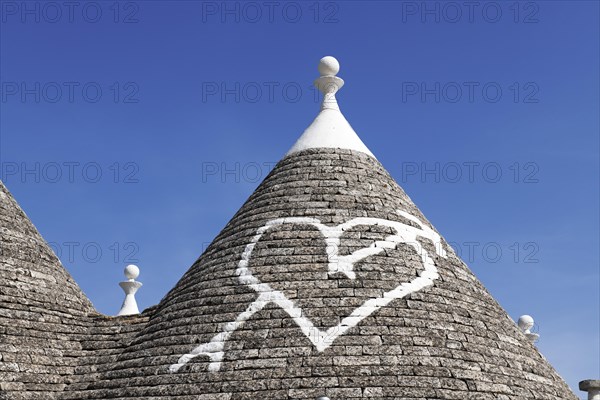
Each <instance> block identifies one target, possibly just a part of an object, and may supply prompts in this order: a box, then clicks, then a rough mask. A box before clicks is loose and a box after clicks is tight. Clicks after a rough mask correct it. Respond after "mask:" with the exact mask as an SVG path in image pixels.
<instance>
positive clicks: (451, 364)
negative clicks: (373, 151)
mask: <svg viewBox="0 0 600 400" xmlns="http://www.w3.org/2000/svg"><path fill="white" fill-rule="evenodd" d="M1 188H2V191H1V192H0V196H1V200H2V204H1V207H2V208H1V210H2V215H1V221H2V231H1V234H2V253H1V255H0V257H1V268H2V276H1V278H0V279H1V280H0V282H1V286H0V290H1V292H0V296H2V297H1V299H2V303H1V304H0V334H1V335H2V338H1V339H0V354H1V358H0V382H2V383H1V385H2V386H1V387H0V389H1V393H2V394H0V399H38V398H39V399H72V400H85V399H181V400H184V399H185V400H188V399H189V400H191V399H194V400H198V399H203V400H209V399H215V400H216V399H232V400H233V399H316V398H317V397H318V396H322V395H326V396H328V397H330V398H331V399H332V400H343V399H354V398H355V399H367V398H368V399H412V400H417V399H418V400H425V399H448V400H450V399H460V400H466V399H473V400H475V399H477V400H488V399H489V400H517V399H523V400H525V399H544V400H556V399H563V400H567V399H568V400H575V399H577V397H576V396H575V395H574V394H573V393H572V392H571V391H570V389H569V388H568V387H567V385H566V384H565V382H564V381H563V380H562V379H561V378H560V377H559V376H558V374H557V373H556V372H555V371H554V369H553V368H552V367H551V366H550V364H549V363H548V362H547V361H546V360H545V359H544V357H543V356H542V355H541V354H540V353H539V352H538V351H537V349H536V348H535V346H534V345H533V344H531V343H530V342H529V341H528V340H527V339H526V337H525V336H524V335H523V334H522V333H521V331H519V329H518V328H517V327H516V325H515V323H514V322H513V321H512V320H511V319H510V318H509V317H508V315H507V314H506V312H505V311H504V310H503V309H502V308H501V307H500V306H499V305H498V303H497V302H496V301H495V300H494V299H493V297H492V296H491V295H490V294H489V293H488V292H487V290H486V289H485V288H484V287H483V286H482V284H481V283H480V282H479V281H478V280H477V278H476V277H475V276H474V275H473V273H472V272H471V271H470V270H469V269H468V267H467V266H466V265H465V264H464V263H463V262H462V261H461V260H460V259H459V258H458V257H457V256H456V255H455V254H454V252H453V251H452V249H451V248H450V247H449V246H448V244H447V243H446V242H445V241H443V240H442V243H432V242H431V240H428V239H425V238H419V239H418V241H419V243H420V245H421V246H422V248H423V249H424V250H425V251H427V252H428V254H430V255H431V257H432V258H433V261H434V262H435V266H436V267H437V271H438V273H439V278H438V279H436V280H434V282H433V285H431V286H429V287H426V288H424V289H422V290H420V291H417V292H414V293H411V294H409V295H407V296H405V297H403V298H398V299H395V300H393V301H392V302H390V303H389V304H388V305H387V306H385V307H382V308H380V309H378V310H377V311H375V312H374V313H372V314H371V315H370V316H368V317H366V318H364V319H363V320H361V321H360V322H359V323H358V324H357V325H356V326H354V327H352V328H351V329H350V330H348V331H347V332H346V333H345V334H342V335H340V336H338V337H337V338H336V339H335V340H334V341H333V342H332V343H331V345H330V346H329V347H328V348H326V349H325V350H323V351H319V350H317V349H316V347H315V346H314V345H313V343H312V342H311V340H309V338H308V337H307V336H306V335H305V334H304V333H303V332H302V331H301V329H300V327H299V326H298V324H297V323H296V321H295V320H293V319H292V317H290V314H289V310H284V309H282V308H281V307H279V306H278V305H276V304H274V303H269V304H268V305H266V306H265V307H264V308H262V309H261V310H260V311H258V312H256V313H255V314H254V315H252V317H251V318H250V319H248V320H247V321H246V322H245V323H244V324H243V325H241V326H240V327H238V328H237V329H236V330H235V331H233V332H232V333H231V336H230V337H229V338H228V340H227V341H226V342H225V345H224V356H223V359H222V363H221V365H220V369H219V370H218V371H210V370H209V363H210V360H209V358H208V357H207V356H203V355H200V356H198V357H195V358H193V359H191V360H190V361H189V362H188V363H187V364H185V365H184V366H182V367H181V368H180V369H179V370H178V371H177V372H170V370H169V367H170V366H171V365H173V364H174V363H177V362H178V359H179V358H180V357H181V356H182V355H183V354H186V353H189V352H190V351H191V350H192V349H194V348H195V347H196V346H198V345H200V344H202V343H207V342H210V341H211V339H212V338H213V337H215V335H217V334H218V333H219V332H221V331H222V330H223V327H224V326H226V324H228V323H230V322H231V321H235V320H236V318H237V317H238V316H239V315H240V314H241V313H243V312H244V311H245V310H246V309H247V307H248V305H249V304H251V303H253V302H254V301H255V300H256V299H257V297H258V294H257V292H256V291H255V290H253V289H252V288H250V287H248V285H245V284H243V283H241V281H240V277H239V276H238V275H237V274H236V269H237V268H238V264H239V263H240V259H241V257H242V253H243V252H244V250H245V248H246V246H247V244H248V243H249V242H250V241H251V240H252V238H253V237H254V236H255V235H256V232H257V230H259V229H260V228H261V227H263V226H264V225H265V224H266V223H267V222H268V221H272V220H276V219H279V218H289V217H306V218H315V219H318V220H319V221H320V222H321V223H322V224H324V225H326V226H334V225H338V224H341V223H344V222H347V221H349V220H351V219H353V218H359V217H366V218H379V219H385V220H389V221H397V222H400V223H402V224H405V225H409V226H414V225H415V222H413V221H411V220H409V219H407V218H406V217H404V216H403V215H402V212H405V213H408V214H410V215H412V216H414V217H417V218H418V219H419V220H421V221H423V222H424V223H425V224H428V227H429V228H433V227H432V226H431V225H429V223H428V222H427V220H426V219H425V217H424V216H423V215H422V214H421V212H420V211H419V210H418V209H417V207H416V206H415V205H414V204H413V202H412V201H411V199H410V198H409V197H408V196H407V195H406V194H405V193H404V191H403V190H402V189H401V188H400V187H399V186H398V185H397V184H396V182H395V181H394V180H393V178H392V177H391V176H390V175H389V174H388V173H387V172H386V171H385V170H384V168H383V167H382V166H381V164H380V163H379V162H378V161H377V160H375V159H374V158H373V157H371V156H369V155H367V154H364V153H362V152H358V151H354V150H345V149H325V148H321V149H308V150H304V151H300V152H296V153H293V154H291V155H289V156H287V157H285V158H284V159H283V160H282V161H280V162H279V163H278V164H277V166H276V167H275V168H274V169H273V171H272V172H271V173H270V174H269V176H268V177H266V179H265V180H264V181H263V182H262V183H261V185H260V186H259V187H258V188H257V189H256V191H255V192H254V193H253V194H252V195H251V196H250V198H249V199H248V200H247V201H246V203H245V204H244V205H243V206H242V208H241V209H240V210H239V211H238V212H237V213H236V214H235V216H234V217H233V218H232V219H231V221H230V222H229V223H228V224H227V225H226V226H225V228H224V229H223V230H222V231H221V233H220V234H219V235H218V236H217V237H216V238H215V240H214V241H213V243H212V244H211V245H210V246H209V247H208V248H207V250H206V251H205V252H204V254H202V255H201V257H200V258H199V259H198V260H197V261H196V262H195V263H194V264H193V265H192V267H191V268H190V269H189V270H188V271H187V272H186V273H185V274H184V276H183V277H182V278H181V280H180V281H179V282H178V283H177V285H176V286H175V287H174V288H173V289H172V290H171V291H170V292H169V293H168V294H167V295H166V296H165V297H164V298H163V299H162V300H161V302H160V303H159V304H158V305H157V306H155V307H153V308H151V309H148V310H146V311H144V312H143V313H142V314H141V315H138V316H131V317H119V318H114V317H106V316H102V315H100V314H98V313H97V312H95V311H94V309H93V307H92V306H91V304H90V302H89V301H88V300H87V298H86V297H85V296H84V295H83V294H82V293H81V291H80V290H79V288H78V287H77V285H76V284H75V283H74V282H73V280H72V279H71V278H70V277H69V275H68V273H67V272H66V271H65V270H64V268H62V266H61V265H60V263H59V261H58V259H57V258H56V257H55V256H54V255H53V254H52V252H51V251H50V250H49V248H48V247H47V245H46V244H45V243H44V242H43V239H41V237H40V236H39V234H38V233H37V231H35V228H34V227H33V225H31V223H30V222H29V220H28V219H27V217H26V216H25V215H24V214H23V212H22V211H21V210H20V209H19V207H18V205H17V204H16V202H14V200H13V199H12V197H11V196H10V194H9V193H8V191H7V190H6V189H5V188H4V186H2V187H1ZM392 233H393V232H391V230H390V228H389V227H386V226H380V225H357V226H354V227H352V228H351V229H348V230H347V231H345V232H344V234H343V235H342V236H341V240H340V246H339V247H338V248H337V249H335V251H336V252H338V254H337V255H339V256H344V255H348V254H351V253H353V252H355V251H357V250H359V249H361V248H365V247H368V246H369V245H370V244H372V243H373V242H375V241H380V240H383V239H384V238H385V237H386V236H388V235H390V234H392ZM436 246H441V247H443V249H444V250H445V251H446V252H447V257H440V256H439V255H438V254H437V253H436V251H435V248H436ZM331 251H333V249H331V248H329V247H328V246H327V245H326V243H325V241H324V239H323V236H322V235H321V233H320V232H319V230H318V229H316V228H315V227H314V226H311V225H310V224H305V223H288V224H281V225H278V226H276V227H273V228H271V229H269V230H268V231H266V232H265V233H264V234H263V235H262V236H261V237H260V240H258V242H257V243H256V246H255V247H254V250H253V252H252V257H251V258H250V260H249V263H248V269H249V270H250V271H251V272H252V275H253V276H255V277H257V278H258V279H259V280H260V281H261V282H264V283H268V284H269V285H270V287H272V288H273V289H274V290H277V291H280V292H282V293H284V294H285V296H286V297H287V298H288V299H290V300H291V301H293V302H294V304H295V305H296V306H297V307H299V308H301V309H302V313H303V316H305V317H306V318H308V319H309V320H310V321H312V323H314V325H315V326H316V327H318V328H319V329H323V330H325V329H327V328H329V327H332V326H336V325H337V324H339V323H340V322H341V321H342V319H343V318H345V317H346V316H348V315H349V314H351V313H352V312H353V310H355V309H356V308H357V307H359V306H361V305H362V304H363V303H364V302H365V301H367V300H369V299H373V298H378V297H381V296H382V295H383V293H384V292H387V291H389V290H391V289H393V288H395V287H396V286H398V285H399V284H400V283H402V282H408V281H410V280H412V279H414V278H415V277H417V276H418V275H419V274H420V273H421V271H422V270H423V264H422V262H421V257H420V255H419V254H418V253H417V252H416V251H415V250H414V248H413V247H411V246H409V245H407V244H405V243H400V244H398V245H397V246H395V247H394V248H386V249H385V250H384V251H382V252H381V253H379V254H375V255H371V256H369V257H366V258H364V259H363V260H361V261H359V262H357V263H356V264H355V265H354V272H355V273H356V277H355V279H350V278H349V277H348V276H346V275H344V274H343V273H340V272H337V273H334V274H331V273H328V269H327V263H328V259H329V258H328V257H331V256H332V255H331V254H328V252H331Z"/></svg>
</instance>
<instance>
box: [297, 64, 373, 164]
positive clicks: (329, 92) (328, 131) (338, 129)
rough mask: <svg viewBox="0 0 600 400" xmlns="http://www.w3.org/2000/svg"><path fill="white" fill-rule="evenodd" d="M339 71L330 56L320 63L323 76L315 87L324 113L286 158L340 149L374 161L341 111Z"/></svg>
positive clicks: (341, 82)
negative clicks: (321, 96)
mask: <svg viewBox="0 0 600 400" xmlns="http://www.w3.org/2000/svg"><path fill="white" fill-rule="evenodd" d="M339 69H340V65H339V63H338V61H337V60H336V59H335V58H333V57H331V56H327V57H323V58H322V59H321V61H320V62H319V72H320V74H321V76H320V77H319V78H318V79H317V80H315V82H314V84H315V86H316V87H317V88H318V89H319V90H320V91H321V93H323V102H322V103H321V112H320V113H319V115H317V117H316V118H315V120H314V121H313V122H312V124H310V126H309V127H308V128H306V130H305V131H304V133H303V134H302V135H301V136H300V138H299V139H298V140H297V141H296V143H295V144H294V145H293V146H292V148H291V149H290V150H289V151H288V152H287V153H286V156H288V155H290V154H293V153H297V152H299V151H302V150H306V149H317V148H338V149H349V150H356V151H360V152H362V153H366V154H368V155H370V156H371V157H373V158H375V156H374V155H373V153H371V151H370V150H369V149H368V148H367V146H365V144H364V143H363V142H362V140H360V138H359V137H358V135H357V134H356V132H355V131H354V129H352V126H350V123H349V122H348V121H347V120H346V118H345V117H344V115H343V114H342V113H341V111H340V108H339V106H338V103H337V99H336V98H335V94H336V93H337V91H338V90H339V89H341V87H342V86H343V85H344V81H343V80H342V79H341V78H339V77H337V76H336V74H337V73H338V72H339Z"/></svg>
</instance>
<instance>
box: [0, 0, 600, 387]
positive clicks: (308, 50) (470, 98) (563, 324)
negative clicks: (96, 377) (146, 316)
mask: <svg viewBox="0 0 600 400" xmlns="http://www.w3.org/2000/svg"><path fill="white" fill-rule="evenodd" d="M0 4H1V9H0V12H1V39H0V43H1V54H0V55H1V62H0V66H1V71H0V72H1V81H2V87H1V88H0V89H1V90H0V95H1V103H0V104H1V107H2V110H1V126H0V127H1V132H0V146H1V147H0V157H1V166H2V169H1V173H2V179H3V181H4V182H5V183H6V185H7V186H8V188H9V189H10V190H11V191H12V192H13V194H14V195H15V197H16V198H17V200H18V201H19V203H20V204H21V206H22V207H23V209H24V210H25V211H26V212H27V213H28V215H29V216H30V218H31V219H32V220H33V222H34V223H35V224H36V226H37V227H38V229H39V230H40V231H41V233H42V235H43V236H44V237H45V239H46V240H47V241H49V242H52V243H53V247H54V248H55V249H56V251H57V252H58V253H59V254H60V257H61V259H62V261H63V263H64V265H65V267H66V268H67V269H68V270H69V272H70V273H71V274H72V275H73V276H74V277H75V279H76V280H77V282H78V283H79V285H80V286H81V287H82V288H83V290H84V291H85V293H86V294H87V295H88V296H89V297H90V298H91V300H92V301H93V303H94V305H95V306H96V307H97V309H98V310H100V311H101V312H104V313H107V314H114V313H116V311H117V310H118V308H119V306H120V304H121V301H122V298H123V296H122V293H121V289H120V288H119V287H118V285H117V282H118V281H120V280H122V277H123V275H122V269H123V267H124V266H125V265H126V264H127V263H128V262H132V261H134V262H135V263H136V264H138V265H139V266H140V268H141V270H142V274H141V276H140V278H139V279H140V281H142V282H143V283H144V286H143V288H142V289H141V290H140V292H139V295H138V302H139V304H140V306H141V307H147V306H150V305H153V304H155V303H157V302H158V301H159V300H160V299H161V298H162V296H163V295H164V294H165V293H166V292H167V291H168V290H169V289H170V288H171V287H172V286H173V285H174V284H175V283H176V281H177V280H178V279H179V277H180V276H181V275H182V274H183V273H184V271H186V269H187V268H188V267H189V266H190V265H191V264H192V263H193V261H194V260H195V259H196V258H197V257H198V256H199V254H200V253H201V252H202V251H203V249H204V248H205V247H206V245H207V244H208V243H209V242H210V241H211V240H212V239H213V238H214V236H215V235H216V234H217V233H218V232H219V231H220V229H221V228H222V227H223V226H224V225H225V224H226V223H227V221H228V220H229V219H230V218H231V216H232V215H233V214H234V213H235V212H236V211H237V209H238V208H239V207H240V206H241V205H242V203H243V202H244V201H245V199H246V198H247V197H248V196H249V195H250V194H251V193H252V191H253V190H254V189H255V188H256V186H257V185H258V183H259V181H260V180H262V178H263V177H264V176H265V175H266V173H267V172H268V170H269V168H270V167H271V166H272V164H273V163H275V162H277V161H278V160H279V159H280V158H281V157H282V155H283V154H284V153H285V152H286V151H287V149H288V148H289V147H290V146H291V145H292V144H293V142H294V141H295V139H296V138H297V137H298V136H299V135H300V134H301V133H302V131H303V130H304V129H305V128H306V127H307V126H308V124H309V123H310V122H311V121H312V119H313V118H314V116H315V115H316V113H317V111H318V107H319V106H318V102H317V101H316V100H315V98H314V91H313V90H312V89H311V86H310V85H311V83H312V81H313V80H314V79H315V78H316V77H317V76H318V73H317V70H316V66H317V63H318V60H319V59H320V58H321V57H323V56H324V55H334V56H335V57H337V58H338V59H339V60H340V63H341V71H340V74H339V75H340V76H341V77H342V78H344V79H345V81H346V85H345V87H344V88H343V89H342V91H341V93H340V94H339V96H338V98H339V100H340V104H341V107H342V110H343V112H344V113H345V115H346V117H347V118H348V120H349V121H350V122H351V124H352V125H353V127H354V129H355V130H356V131H357V132H358V133H359V135H360V136H361V138H362V139H363V141H364V142H365V143H366V144H367V146H369V148H370V149H371V150H372V151H373V153H374V154H375V155H377V157H378V158H379V160H380V161H381V162H382V163H383V165H384V166H385V167H386V168H387V169H388V171H389V172H390V173H391V174H392V175H393V176H394V177H395V179H396V180H397V181H398V182H399V183H400V185H401V186H402V187H403V188H404V189H405V190H406V191H407V193H408V194H409V195H410V196H411V197H412V199H413V200H414V201H415V203H416V204H417V205H418V206H419V207H420V208H421V210H422V211H423V212H424V214H425V215H426V216H427V217H428V219H429V220H430V221H431V222H432V223H433V224H434V226H435V227H436V228H437V229H438V230H439V231H440V232H441V233H442V235H444V237H445V238H446V239H447V240H448V241H450V242H452V243H453V244H454V245H455V247H456V248H457V251H459V252H460V253H461V254H462V257H463V259H464V260H465V261H466V262H467V263H468V265H469V266H470V267H471V268H472V270H473V271H474V272H475V274H476V275H477V276H478V277H479V279H480V280H481V281H482V282H483V283H484V284H485V285H486V286H487V288H488V289H489V290H490V292H491V293H492V294H493V295H494V296H495V297H496V299H497V300H498V301H499V302H500V304H501V305H502V306H504V308H505V309H506V310H507V311H508V313H509V314H510V315H511V316H512V317H513V318H514V319H516V318H518V317H519V315H521V314H525V313H528V314H531V315H532V316H534V318H535V319H536V321H537V322H538V324H539V325H538V326H539V333H540V334H541V341H540V342H539V348H540V349H541V351H542V352H543V353H544V354H545V356H546V357H547V358H548V359H549V360H550V361H551V362H552V363H553V364H554V365H555V366H556V368H557V369H558V371H559V372H560V373H561V374H562V375H563V376H564V377H565V378H566V379H567V381H568V382H569V384H570V385H571V386H572V387H576V385H577V382H578V381H579V380H581V379H588V378H598V377H599V376H600V366H599V361H598V360H599V359H600V354H599V323H600V322H599V302H600V297H599V296H600V295H599V287H600V282H599V281H600V277H599V262H600V261H599V245H598V244H599V233H598V232H599V176H598V172H599V129H600V128H599V106H600V104H599V71H600V65H599V47H600V44H599V36H600V34H599V25H600V23H599V7H598V2H595V1H568V2H567V1H565V2H561V1H537V2H518V3H517V2H513V1H500V2H486V1H483V2H480V3H478V5H474V6H473V8H469V6H465V5H464V4H463V2H427V3H425V5H423V4H424V3H422V2H411V1H398V2H392V1H369V2H367V1H342V2H320V3H316V2H312V1H303V2H285V1H283V2H280V3H279V5H278V6H273V8H270V7H271V6H269V3H268V2H250V3H238V2H228V3H226V4H227V6H226V7H227V9H225V8H224V6H223V5H222V4H223V3H222V2H220V1H219V2H210V1H208V2H201V1H133V2H120V3H115V2H113V1H98V2H86V1H82V2H80V3H79V5H77V6H72V8H70V6H67V5H64V4H63V3H62V2H58V3H54V2H35V1H29V2H24V3H22V2H20V1H19V2H13V1H4V0H2V2H1V3H0ZM247 4H249V5H247ZM115 21H116V22H115ZM28 171H29V172H28ZM428 171H429V172H428ZM99 174H101V175H99ZM499 174H500V175H499ZM99 252H100V253H99Z"/></svg>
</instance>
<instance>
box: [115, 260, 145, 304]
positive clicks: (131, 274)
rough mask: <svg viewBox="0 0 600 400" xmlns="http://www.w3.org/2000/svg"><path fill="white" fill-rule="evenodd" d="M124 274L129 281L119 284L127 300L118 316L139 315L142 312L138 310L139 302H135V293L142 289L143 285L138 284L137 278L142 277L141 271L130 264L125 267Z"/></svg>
mask: <svg viewBox="0 0 600 400" xmlns="http://www.w3.org/2000/svg"><path fill="white" fill-rule="evenodd" d="M123 272H124V274H125V278H127V280H126V281H124V282H119V286H121V288H122V289H123V291H124V292H125V300H123V305H122V306H121V310H119V313H118V314H117V315H118V316H120V315H133V314H139V313H140V310H139V309H138V305H137V301H136V300H135V293H136V292H137V291H138V289H139V288H140V287H142V283H141V282H137V281H136V280H135V278H137V277H138V276H140V269H139V268H138V267H137V266H136V265H133V264H130V265H128V266H126V267H125V270H124V271H123Z"/></svg>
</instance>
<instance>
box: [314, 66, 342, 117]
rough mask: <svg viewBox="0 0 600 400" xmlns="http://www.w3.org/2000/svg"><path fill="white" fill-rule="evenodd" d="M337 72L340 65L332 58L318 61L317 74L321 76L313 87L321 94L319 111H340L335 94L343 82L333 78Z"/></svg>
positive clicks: (335, 77) (340, 79)
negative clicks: (321, 100)
mask: <svg viewBox="0 0 600 400" xmlns="http://www.w3.org/2000/svg"><path fill="white" fill-rule="evenodd" d="M339 71H340V63H339V62H338V60H336V59H335V58H334V57H331V56H327V57H323V58H321V61H319V73H320V74H321V76H320V77H319V78H318V79H317V80H316V81H315V86H316V87H317V89H319V90H320V91H321V93H323V103H321V110H324V109H330V110H337V111H339V110H340V107H339V106H338V103H337V100H336V98H335V94H336V92H337V91H338V90H340V89H341V88H342V86H344V80H343V79H342V78H338V77H337V76H335V75H336V74H337V73H338V72H339Z"/></svg>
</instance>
